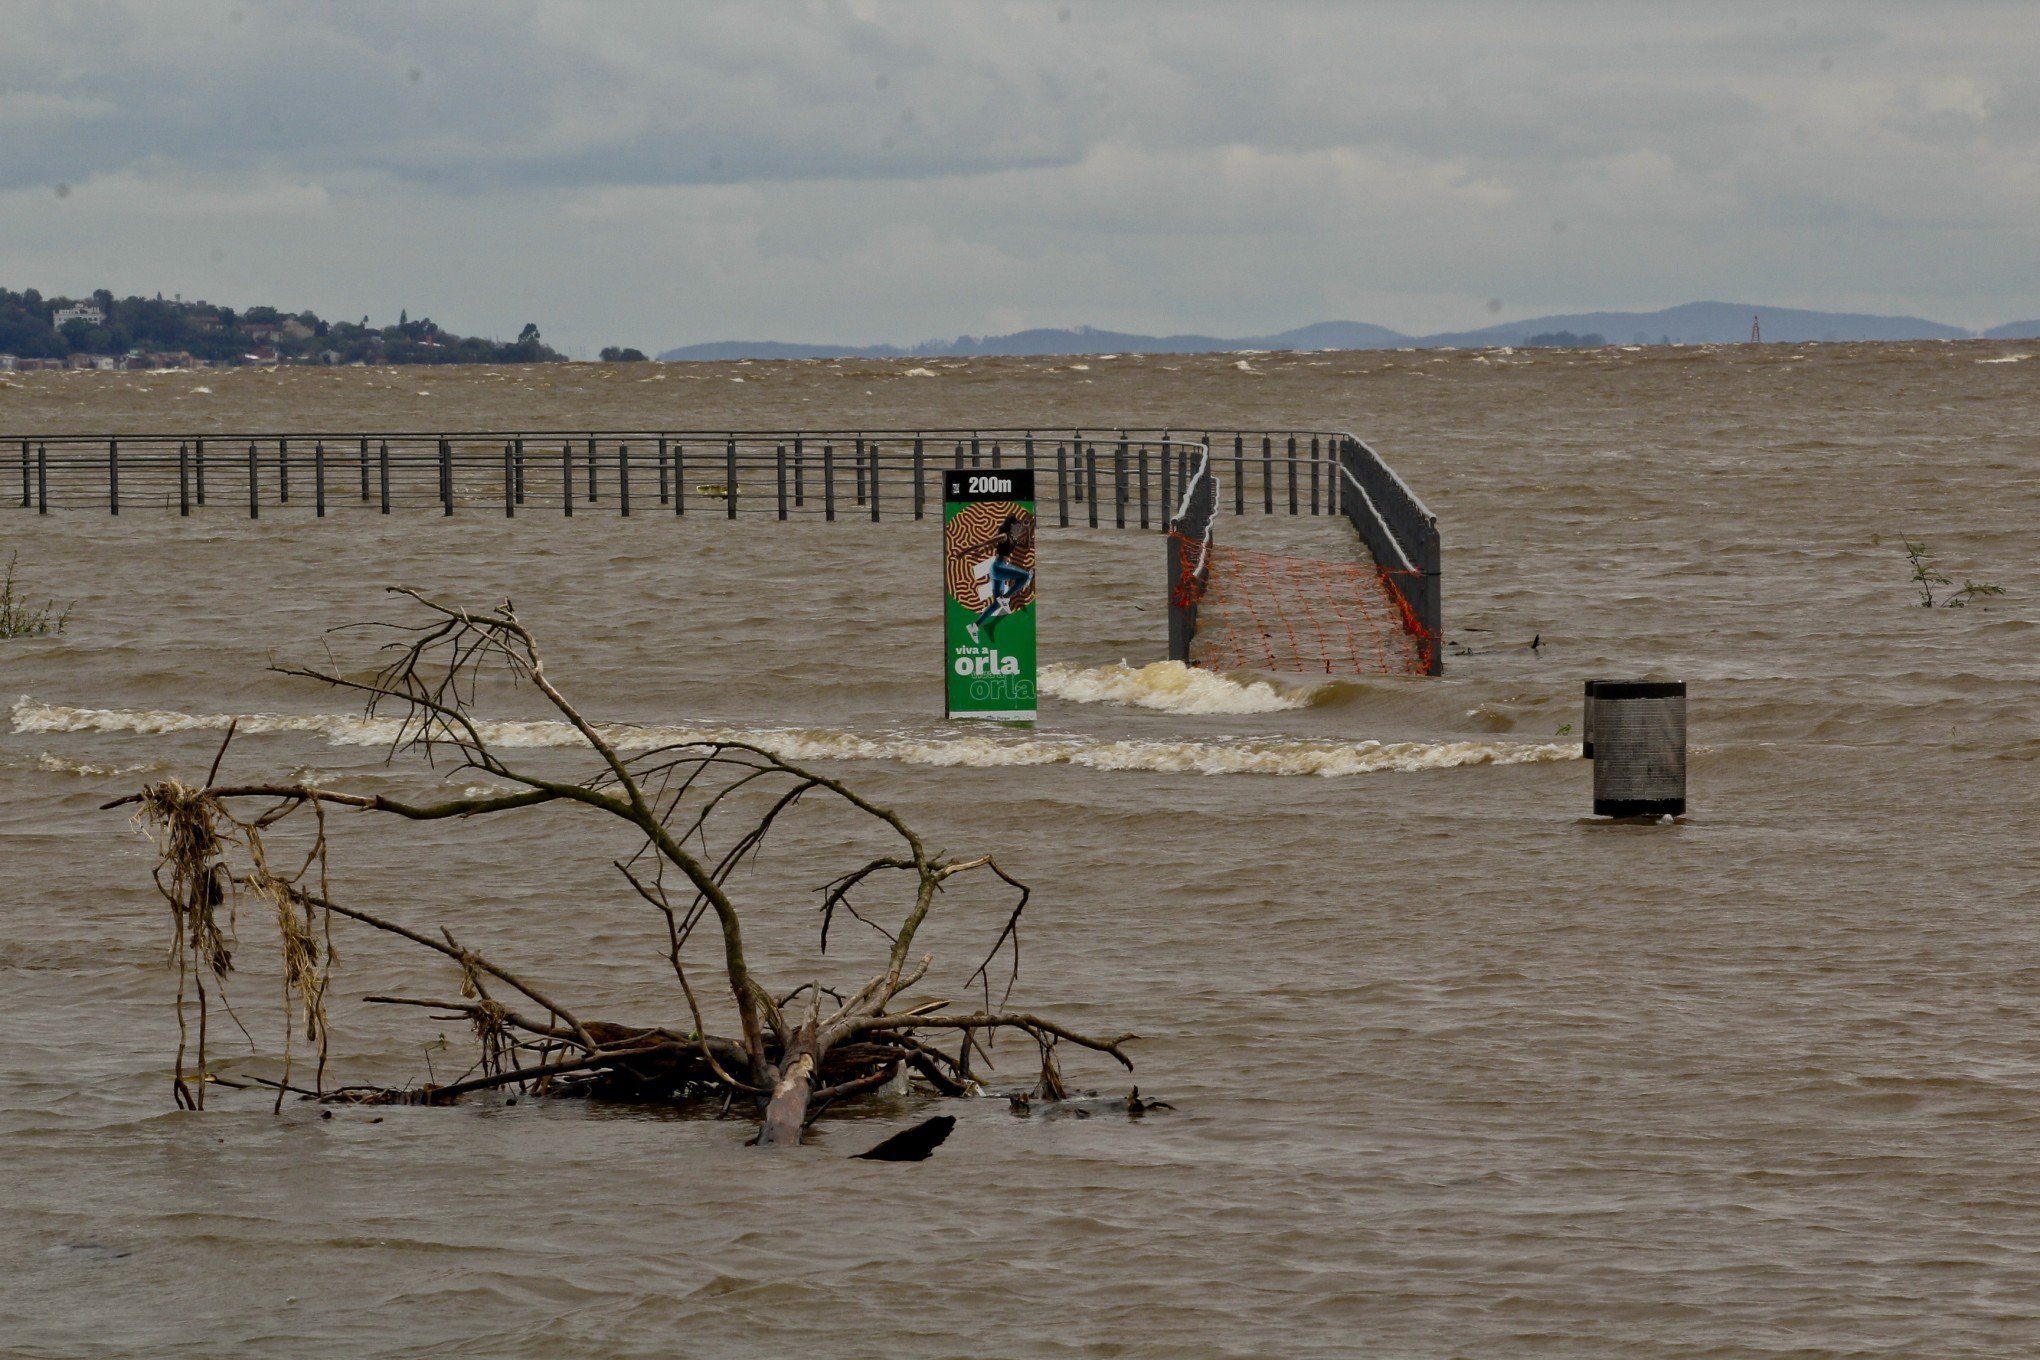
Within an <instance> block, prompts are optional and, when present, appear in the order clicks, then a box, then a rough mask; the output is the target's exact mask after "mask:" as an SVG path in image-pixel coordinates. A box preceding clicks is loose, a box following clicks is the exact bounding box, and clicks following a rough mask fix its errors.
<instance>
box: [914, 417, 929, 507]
mask: <svg viewBox="0 0 2040 1360" xmlns="http://www.w3.org/2000/svg"><path fill="white" fill-rule="evenodd" d="M927 508H928V482H927V473H926V464H925V463H924V461H923V455H922V449H921V436H919V435H915V436H914V518H915V519H920V518H922V517H923V516H924V515H925V514H926V513H927Z"/></svg>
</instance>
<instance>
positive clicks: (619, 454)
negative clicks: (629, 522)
mask: <svg viewBox="0 0 2040 1360" xmlns="http://www.w3.org/2000/svg"><path fill="white" fill-rule="evenodd" d="M616 505H617V510H618V511H619V513H621V514H622V516H623V517H624V518H625V519H629V518H630V445H629V444H626V443H624V442H623V441H622V440H618V441H617V445H616Z"/></svg>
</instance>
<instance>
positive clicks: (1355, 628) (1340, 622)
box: [1173, 534, 1437, 675]
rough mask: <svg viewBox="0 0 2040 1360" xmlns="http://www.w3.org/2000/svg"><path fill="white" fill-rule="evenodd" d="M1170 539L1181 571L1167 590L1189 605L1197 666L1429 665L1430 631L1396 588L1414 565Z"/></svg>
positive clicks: (1421, 669)
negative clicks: (1393, 567) (1392, 566)
mask: <svg viewBox="0 0 2040 1360" xmlns="http://www.w3.org/2000/svg"><path fill="white" fill-rule="evenodd" d="M1176 538H1177V540H1178V543H1179V546H1180V549H1181V551H1180V554H1179V559H1180V561H1181V562H1182V571H1181V574H1180V577H1179V579H1178V580H1177V581H1176V583H1175V589H1174V592H1173V594H1174V597H1175V602H1176V603H1177V604H1178V605H1189V604H1195V605H1196V606H1197V632H1196V637H1195V640H1194V641H1193V642H1192V644H1191V657H1192V659H1193V660H1194V661H1195V662H1196V664H1197V665H1200V666H1203V667H1206V668H1208V669H1211V670H1268V671H1302V672H1306V673H1309V674H1320V675H1422V674H1424V673H1425V672H1426V671H1427V670H1428V669H1429V666H1430V661H1431V654H1432V649H1433V648H1435V647H1436V646H1437V639H1435V638H1433V637H1431V636H1430V635H1429V634H1428V633H1426V632H1425V630H1424V628H1423V626H1422V625H1421V624H1420V623H1419V622H1418V621H1417V614H1416V611H1415V609H1413V608H1412V607H1411V604H1410V601H1409V598H1408V595H1407V592H1406V584H1407V581H1408V580H1409V579H1413V578H1414V577H1415V576H1416V573H1415V572H1409V571H1389V570H1386V569H1384V568H1381V567H1377V566H1375V565H1374V564H1372V563H1366V562H1330V561H1323V560H1320V559H1317V558H1310V557H1285V556H1282V555H1280V554H1277V553H1264V552H1255V551H1252V550H1251V549H1245V548H1229V547H1224V546H1222V545H1220V544H1218V543H1216V542H1213V541H1211V540H1208V539H1205V540H1199V539H1194V538H1190V537H1188V536H1186V535H1182V534H1178V535H1176ZM1200 562H1202V563H1203V565H1204V571H1203V579H1202V581H1200V580H1199V579H1198V576H1197V564H1198V563H1200Z"/></svg>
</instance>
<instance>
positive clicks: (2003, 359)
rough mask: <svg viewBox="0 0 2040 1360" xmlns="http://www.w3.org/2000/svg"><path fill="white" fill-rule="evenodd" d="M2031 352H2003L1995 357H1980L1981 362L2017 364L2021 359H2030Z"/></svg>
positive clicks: (1979, 361)
mask: <svg viewBox="0 0 2040 1360" xmlns="http://www.w3.org/2000/svg"><path fill="white" fill-rule="evenodd" d="M2032 357H2033V356H2032V355H2030V354H2002V355H1999V356H1998V357H1997V358H1995V359H1978V360H1977V361H1976V362H1978V363H1979V364H2016V363H2018V362H2019V361H2020V360H2021V359H2030V358H2032Z"/></svg>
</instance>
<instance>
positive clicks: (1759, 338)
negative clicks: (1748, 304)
mask: <svg viewBox="0 0 2040 1360" xmlns="http://www.w3.org/2000/svg"><path fill="white" fill-rule="evenodd" d="M1750 343H1751V344H1753V345H1761V344H1763V343H1764V328H1763V327H1762V326H1759V325H1758V324H1757V318H1756V317H1754V316H1752V317H1751V318H1750Z"/></svg>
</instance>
